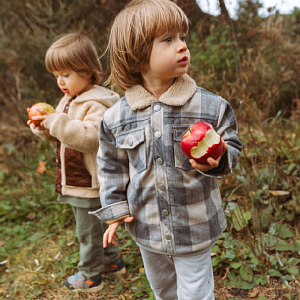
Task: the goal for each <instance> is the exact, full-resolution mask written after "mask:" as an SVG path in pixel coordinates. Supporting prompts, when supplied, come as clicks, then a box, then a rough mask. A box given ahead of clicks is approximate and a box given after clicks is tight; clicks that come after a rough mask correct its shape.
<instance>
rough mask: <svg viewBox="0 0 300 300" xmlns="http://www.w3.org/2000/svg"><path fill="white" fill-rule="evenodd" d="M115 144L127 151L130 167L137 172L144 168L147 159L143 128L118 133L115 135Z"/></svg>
mask: <svg viewBox="0 0 300 300" xmlns="http://www.w3.org/2000/svg"><path fill="white" fill-rule="evenodd" d="M116 146H117V148H119V149H124V150H125V151H126V152H127V156H128V159H129V165H130V168H134V169H135V170H136V171H137V172H138V173H141V172H142V171H144V170H146V168H147V161H146V143H145V130H144V129H138V130H134V131H130V132H127V133H124V134H122V135H119V136H118V137H116Z"/></svg>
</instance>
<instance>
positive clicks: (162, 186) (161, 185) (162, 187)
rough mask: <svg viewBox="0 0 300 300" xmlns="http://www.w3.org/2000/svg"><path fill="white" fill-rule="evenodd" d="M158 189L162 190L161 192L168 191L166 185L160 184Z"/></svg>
mask: <svg viewBox="0 0 300 300" xmlns="http://www.w3.org/2000/svg"><path fill="white" fill-rule="evenodd" d="M158 188H159V189H160V190H161V191H165V190H166V186H165V185H164V184H160V185H159V186H158Z"/></svg>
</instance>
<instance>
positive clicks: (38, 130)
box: [30, 124, 57, 142]
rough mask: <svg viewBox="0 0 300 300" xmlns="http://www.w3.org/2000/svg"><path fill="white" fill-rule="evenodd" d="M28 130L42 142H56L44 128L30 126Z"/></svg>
mask: <svg viewBox="0 0 300 300" xmlns="http://www.w3.org/2000/svg"><path fill="white" fill-rule="evenodd" d="M30 130H31V131H32V133H34V134H35V135H37V136H38V137H40V138H41V139H42V140H44V141H47V142H56V141H57V139H56V138H55V137H53V136H51V134H50V132H49V130H48V129H46V128H41V127H36V128H34V124H30Z"/></svg>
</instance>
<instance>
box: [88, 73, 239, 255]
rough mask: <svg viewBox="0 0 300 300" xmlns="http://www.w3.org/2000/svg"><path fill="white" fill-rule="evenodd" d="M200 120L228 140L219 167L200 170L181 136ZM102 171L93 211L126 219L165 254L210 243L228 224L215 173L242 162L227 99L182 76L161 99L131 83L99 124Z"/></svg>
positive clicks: (140, 238)
mask: <svg viewBox="0 0 300 300" xmlns="http://www.w3.org/2000/svg"><path fill="white" fill-rule="evenodd" d="M197 121H206V122H208V123H210V124H212V125H213V127H214V129H215V130H216V131H217V132H218V134H219V135H220V136H221V137H222V139H223V140H224V141H225V142H226V143H227V144H228V150H227V152H226V153H225V154H224V156H223V158H222V160H221V163H220V166H219V167H218V168H217V169H213V170H211V171H209V172H207V173H202V172H199V171H197V170H195V169H194V168H193V167H192V166H191V164H190V163H189V159H188V158H187V157H186V156H185V155H184V153H183V152H182V150H181V139H182V137H183V135H184V134H185V133H186V131H187V130H188V128H189V127H190V126H192V125H193V124H194V123H195V122H197ZM99 137H100V146H99V151H98V157H97V159H98V166H99V169H98V174H99V182H100V199H101V204H102V208H101V209H100V210H98V211H96V212H91V213H92V214H94V215H96V216H97V217H99V218H100V219H102V220H104V221H105V222H107V223H108V224H111V223H113V222H115V221H116V220H120V219H123V218H124V216H128V215H130V216H133V217H134V221H133V222H131V223H126V229H127V230H128V231H129V233H130V234H131V236H132V238H133V239H134V240H135V241H136V242H137V243H139V244H140V245H142V246H145V247H148V248H150V249H153V250H154V251H160V252H161V251H162V252H164V253H166V254H170V255H172V254H187V253H191V252H195V251H199V250H203V249H205V248H207V247H210V246H211V245H212V244H213V243H214V242H215V241H216V240H217V239H218V238H219V235H220V234H221V233H222V231H223V230H224V229H225V227H226V218H225V214H224V211H223V206H222V199H221V195H220V191H219V187H218V185H217V182H216V178H220V177H222V175H224V174H229V173H230V172H231V170H232V168H234V167H235V166H236V164H237V158H238V156H239V154H240V152H241V150H242V144H241V142H240V141H239V139H238V137H237V123H236V118H235V115H234V112H233V110H232V108H231V106H230V105H229V103H228V102H227V101H225V100H224V99H222V98H221V97H219V96H216V95H214V94H212V93H210V92H208V91H206V90H204V89H202V88H199V87H197V86H196V84H195V82H194V80H192V79H191V78H190V77H189V76H188V75H186V74H185V75H183V76H181V77H179V78H177V80H176V81H175V82H174V84H173V85H172V86H171V87H170V88H169V90H168V91H167V92H166V93H165V94H163V95H162V96H161V98H160V99H159V101H158V100H156V99H155V98H154V97H153V96H152V95H151V94H150V93H149V92H148V91H147V90H145V89H144V88H143V87H142V86H134V87H133V88H131V89H129V90H128V91H127V92H126V94H125V97H123V98H121V99H120V100H119V101H118V102H117V103H116V104H115V105H114V106H113V107H111V108H109V109H108V110H107V111H106V112H105V114H104V117H103V120H102V122H101V124H100V132H99Z"/></svg>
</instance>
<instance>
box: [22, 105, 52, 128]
mask: <svg viewBox="0 0 300 300" xmlns="http://www.w3.org/2000/svg"><path fill="white" fill-rule="evenodd" d="M39 109H41V110H42V109H44V110H46V111H47V112H48V113H50V114H52V113H54V112H55V110H54V108H53V107H52V106H51V105H50V104H48V103H44V102H39V103H36V104H34V105H32V106H31V108H30V109H29V110H28V117H29V119H30V120H31V121H32V123H34V124H35V125H37V126H38V125H39V124H40V123H41V121H39V120H32V117H36V116H43V113H42V112H40V111H39Z"/></svg>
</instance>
